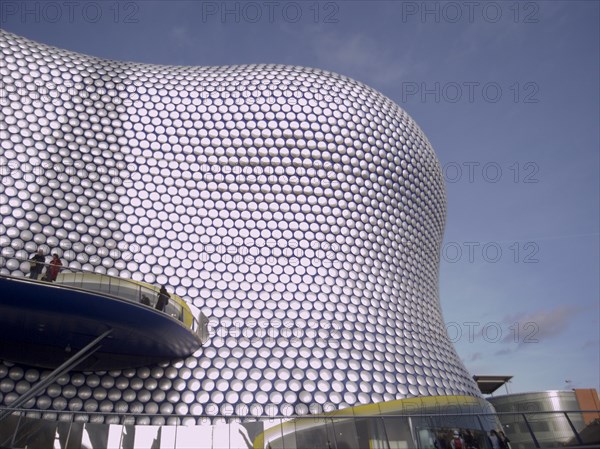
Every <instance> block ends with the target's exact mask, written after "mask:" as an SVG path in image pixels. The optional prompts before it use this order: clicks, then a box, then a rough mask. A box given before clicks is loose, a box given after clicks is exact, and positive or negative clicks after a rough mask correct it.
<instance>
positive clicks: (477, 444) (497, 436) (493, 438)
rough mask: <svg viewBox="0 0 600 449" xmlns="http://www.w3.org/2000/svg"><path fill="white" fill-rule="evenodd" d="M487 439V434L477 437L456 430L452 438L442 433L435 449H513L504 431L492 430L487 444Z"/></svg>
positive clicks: (446, 433) (437, 439) (436, 441)
mask: <svg viewBox="0 0 600 449" xmlns="http://www.w3.org/2000/svg"><path fill="white" fill-rule="evenodd" d="M485 438H486V435H485V434H479V435H475V434H474V433H473V432H472V431H471V430H463V431H462V432H459V431H458V430H455V431H453V433H452V436H451V437H450V438H448V432H447V431H440V432H438V434H437V438H436V440H435V441H434V443H433V446H434V448H435V449H482V448H485V447H491V449H511V446H510V440H509V439H508V438H507V437H506V435H505V434H504V432H502V431H498V432H497V431H496V430H490V432H489V435H487V444H485V442H484V441H483V440H484V439H485Z"/></svg>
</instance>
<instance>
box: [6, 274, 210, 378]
mask: <svg viewBox="0 0 600 449" xmlns="http://www.w3.org/2000/svg"><path fill="white" fill-rule="evenodd" d="M108 329H112V333H111V334H110V335H109V337H108V338H106V339H104V340H103V341H102V342H101V347H100V349H99V350H98V351H97V352H96V353H95V354H93V355H92V356H91V357H90V358H89V359H87V360H85V361H84V362H82V364H80V365H78V366H77V367H76V368H75V369H76V370H80V371H83V370H85V371H91V370H94V371H101V370H111V369H123V368H131V367H137V366H144V365H150V364H154V363H157V362H162V361H167V360H172V359H177V358H182V357H185V356H188V355H190V354H192V353H193V352H194V351H196V350H197V349H198V348H199V347H200V341H199V339H198V337H197V336H196V335H194V334H193V333H192V332H191V331H190V330H188V329H187V328H186V327H184V326H183V324H182V323H180V322H179V321H177V320H175V319H174V318H171V317H170V316H168V315H166V314H164V313H162V312H159V311H157V310H154V309H152V308H150V307H148V306H144V305H141V304H136V303H133V302H130V301H126V300H120V299H115V298H113V297H106V296H103V295H101V294H97V293H91V292H87V291H82V290H78V289H73V288H69V287H61V286H60V285H57V284H49V283H42V282H35V281H31V280H28V279H22V278H13V277H0V359H4V360H8V361H13V362H18V363H22V364H26V365H32V366H37V367H46V368H55V367H57V366H59V365H60V364H61V363H63V362H64V361H66V360H67V359H68V358H69V357H70V356H72V355H73V354H74V353H75V352H76V351H77V350H79V349H81V348H83V347H84V346H86V345H87V344H88V343H90V342H91V341H93V340H94V339H95V338H96V337H98V336H99V335H101V334H102V333H104V332H105V331H107V330H108Z"/></svg>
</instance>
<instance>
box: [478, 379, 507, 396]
mask: <svg viewBox="0 0 600 449" xmlns="http://www.w3.org/2000/svg"><path fill="white" fill-rule="evenodd" d="M512 378H513V376H473V380H475V382H477V386H478V387H479V391H481V393H482V394H492V393H493V392H494V391H496V390H497V389H498V388H500V387H501V386H502V385H504V384H506V383H507V382H509V381H510V380H511V379H512Z"/></svg>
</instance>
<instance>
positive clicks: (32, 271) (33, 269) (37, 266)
mask: <svg viewBox="0 0 600 449" xmlns="http://www.w3.org/2000/svg"><path fill="white" fill-rule="evenodd" d="M45 264H46V258H45V257H44V251H42V250H41V249H38V252H37V253H36V254H35V255H34V256H33V257H32V258H31V259H29V266H30V268H29V277H30V278H31V279H37V278H38V277H39V275H40V274H42V270H43V269H44V265H45Z"/></svg>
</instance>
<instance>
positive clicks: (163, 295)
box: [156, 285, 171, 312]
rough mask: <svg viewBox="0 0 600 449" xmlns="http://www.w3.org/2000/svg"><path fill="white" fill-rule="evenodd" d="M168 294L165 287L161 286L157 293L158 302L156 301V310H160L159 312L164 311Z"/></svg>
mask: <svg viewBox="0 0 600 449" xmlns="http://www.w3.org/2000/svg"><path fill="white" fill-rule="evenodd" d="M170 297H171V296H170V295H169V292H168V291H167V286H166V285H163V286H162V287H161V288H160V291H159V292H158V301H156V310H160V311H161V312H164V311H165V307H166V306H167V303H168V302H169V298H170Z"/></svg>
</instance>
